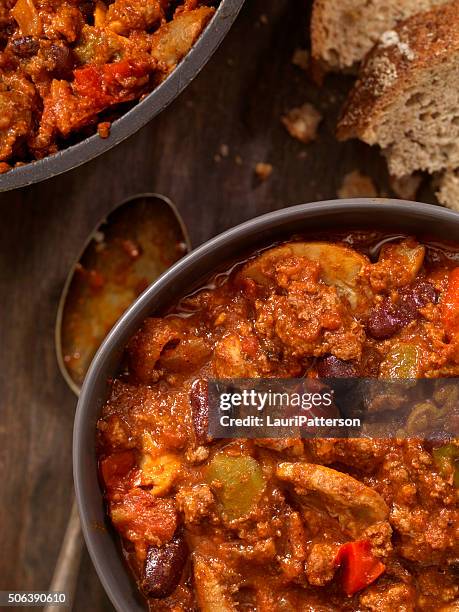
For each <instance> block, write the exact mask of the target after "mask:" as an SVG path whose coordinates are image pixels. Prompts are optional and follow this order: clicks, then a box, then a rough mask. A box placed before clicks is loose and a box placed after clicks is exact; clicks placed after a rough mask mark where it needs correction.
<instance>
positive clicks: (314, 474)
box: [276, 462, 389, 537]
mask: <svg viewBox="0 0 459 612" xmlns="http://www.w3.org/2000/svg"><path fill="white" fill-rule="evenodd" d="M276 473H277V476H278V477H279V478H280V479H281V480H285V481H287V482H289V483H291V484H292V485H293V486H294V489H295V492H296V493H297V495H298V496H299V500H300V502H301V503H302V504H304V505H305V506H312V507H316V508H318V509H319V510H325V511H326V512H328V513H329V514H330V515H331V516H333V517H336V518H337V519H338V521H339V523H340V525H341V527H342V528H343V529H344V530H345V531H347V532H348V533H350V534H351V535H352V536H353V537H358V536H359V535H360V534H361V533H362V531H364V530H365V529H366V528H367V527H369V526H370V525H372V524H374V523H377V522H379V521H384V520H386V519H387V518H388V516H389V508H388V506H387V504H386V502H385V501H384V500H383V498H382V497H381V496H380V495H379V493H377V492H376V491H374V490H373V489H370V487H367V486H366V485H364V484H362V483H361V482H359V481H358V480H356V479H355V478H353V477H352V476H349V475H348V474H344V473H342V472H338V471H337V470H333V469H331V468H328V467H324V466H322V465H315V464H312V463H302V462H298V463H281V464H279V466H278V468H277V472H276Z"/></svg>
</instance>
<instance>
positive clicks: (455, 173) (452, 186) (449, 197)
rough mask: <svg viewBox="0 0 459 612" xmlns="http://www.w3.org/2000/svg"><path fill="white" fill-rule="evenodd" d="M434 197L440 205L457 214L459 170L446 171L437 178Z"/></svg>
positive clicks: (458, 209)
mask: <svg viewBox="0 0 459 612" xmlns="http://www.w3.org/2000/svg"><path fill="white" fill-rule="evenodd" d="M435 195H436V196H437V198H438V201H439V202H440V203H441V204H444V205H445V206H447V207H448V208H451V209H452V210H456V211H457V212H459V170H447V171H446V172H444V173H443V174H442V175H441V176H440V177H439V178H438V181H437V189H436V191H435Z"/></svg>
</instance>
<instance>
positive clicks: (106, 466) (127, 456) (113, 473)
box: [100, 450, 136, 489]
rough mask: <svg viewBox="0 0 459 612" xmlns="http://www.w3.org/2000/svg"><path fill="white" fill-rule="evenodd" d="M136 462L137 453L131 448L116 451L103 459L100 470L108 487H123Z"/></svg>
mask: <svg viewBox="0 0 459 612" xmlns="http://www.w3.org/2000/svg"><path fill="white" fill-rule="evenodd" d="M135 463H136V461H135V454H134V451H131V450H127V451H122V452H120V453H114V454H113V455H109V456H108V457H106V458H105V459H102V461H101V463H100V472H101V474H102V478H103V480H104V483H105V486H106V487H107V489H114V488H118V487H120V486H121V487H122V485H123V483H124V481H125V480H126V477H127V476H128V474H129V472H130V471H131V470H132V469H133V467H134V466H135Z"/></svg>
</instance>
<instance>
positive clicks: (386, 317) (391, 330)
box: [367, 280, 437, 340]
mask: <svg viewBox="0 0 459 612" xmlns="http://www.w3.org/2000/svg"><path fill="white" fill-rule="evenodd" d="M436 298H437V295H436V291H435V288H434V287H433V285H431V284H430V283H428V282H427V281H425V280H418V281H417V282H416V283H415V284H414V285H412V286H411V287H407V288H405V289H402V290H401V291H399V299H398V302H397V303H394V302H392V301H391V300H390V299H389V298H385V299H384V300H383V301H382V303H381V304H380V305H379V306H377V307H376V308H374V309H373V310H372V312H371V313H370V317H369V319H368V321H367V331H368V333H369V334H370V336H371V337H372V338H375V339H376V340H386V339H387V338H390V337H391V336H393V335H395V334H396V333H397V332H399V331H400V330H401V329H403V328H404V327H406V325H408V323H410V322H411V321H414V320H415V319H416V318H417V317H418V316H419V309H420V308H423V307H424V306H426V305H427V304H428V303H429V302H435V300H436Z"/></svg>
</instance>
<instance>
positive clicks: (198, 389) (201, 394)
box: [190, 378, 210, 446]
mask: <svg viewBox="0 0 459 612" xmlns="http://www.w3.org/2000/svg"><path fill="white" fill-rule="evenodd" d="M190 404H191V416H192V419H193V428H194V434H195V437H196V442H197V443H198V444H199V445H200V446H201V445H203V444H207V443H208V442H209V441H210V440H209V435H208V428H209V396H208V386H207V381H206V380H204V379H202V378H198V379H197V380H195V381H194V383H193V385H192V387H191V391H190Z"/></svg>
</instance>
